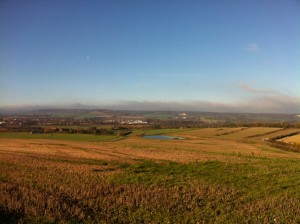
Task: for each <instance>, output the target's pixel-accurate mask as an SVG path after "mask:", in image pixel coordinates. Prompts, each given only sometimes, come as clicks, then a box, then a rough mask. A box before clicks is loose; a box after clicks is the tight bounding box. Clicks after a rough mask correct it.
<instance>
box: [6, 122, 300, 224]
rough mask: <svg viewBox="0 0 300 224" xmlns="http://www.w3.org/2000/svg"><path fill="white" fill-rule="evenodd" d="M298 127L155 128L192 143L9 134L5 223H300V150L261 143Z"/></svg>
mask: <svg viewBox="0 0 300 224" xmlns="http://www.w3.org/2000/svg"><path fill="white" fill-rule="evenodd" d="M296 130H297V129H296ZM291 131H295V129H293V130H289V129H280V128H243V127H241V128H203V129H194V130H190V129H177V130H176V129H174V130H171V129H168V130H164V129H160V130H152V131H147V132H145V133H151V134H167V133H168V135H173V136H178V137H184V138H185V139H183V140H160V139H144V138H142V137H139V136H137V135H135V134H132V135H130V136H128V137H122V138H117V139H116V136H110V137H111V138H108V137H105V136H94V135H85V136H84V135H79V134H74V135H71V134H69V135H68V134H65V135H63V134H61V135H58V136H56V137H55V136H54V138H52V137H53V136H51V135H48V134H41V135H28V134H27V135H26V134H1V135H0V158H1V160H0V170H1V173H0V180H1V181H0V189H1V191H0V192H1V197H0V212H1V213H0V217H1V220H0V221H1V222H2V223H5V222H7V223H16V222H23V223H32V222H38V223H49V222H50V223H52V222H67V223H68V222H72V223H73V222H75V223H82V222H87V223H143V222H145V223H196V222H199V223H224V222H226V223H228V222H229V223H249V222H251V223H297V222H299V221H300V215H299V214H300V193H299V192H300V187H299V186H300V178H299V174H300V166H299V162H300V153H297V152H289V151H285V150H281V149H279V148H273V147H271V146H270V145H269V144H268V143H267V142H262V141H261V139H262V138H265V137H266V136H268V137H269V136H280V135H283V134H285V133H290V132H291ZM136 133H137V134H138V133H142V132H136ZM96 137H98V138H97V139H95V138H96ZM112 137H114V138H112ZM293 137H294V138H297V137H298V136H297V135H295V136H292V137H290V138H293ZM287 208H288V209H287Z"/></svg>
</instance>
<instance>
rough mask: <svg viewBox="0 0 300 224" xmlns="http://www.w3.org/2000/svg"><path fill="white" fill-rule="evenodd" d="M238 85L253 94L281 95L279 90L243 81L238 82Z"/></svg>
mask: <svg viewBox="0 0 300 224" xmlns="http://www.w3.org/2000/svg"><path fill="white" fill-rule="evenodd" d="M238 87H239V88H240V89H242V90H244V91H246V92H248V93H253V94H265V95H266V94H267V95H283V94H282V93H281V92H279V91H276V90H272V89H266V88H258V87H253V86H250V85H248V84H246V83H243V82H241V83H239V84H238Z"/></svg>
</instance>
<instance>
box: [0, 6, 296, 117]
mask: <svg viewBox="0 0 300 224" xmlns="http://www.w3.org/2000/svg"><path fill="white" fill-rule="evenodd" d="M299 12H300V2H299V1H296V0H287V1H282V0H280V1H279V0H272V1H267V0H266V1H255V0H254V1H244V0H240V1H239V0H233V1H216V0H215V1H214V0H213V1H176V0H172V1H171V0H169V1H156V0H154V1H143V0H136V1H133V0H129V1H121V0H119V1H117V0H116V1H108V0H107V1H80V0H79V1H71V0H69V1H66V0H65V1H64V0H63V1H58V0H54V1H50V0H45V1H37V0H34V1H30V0H29V1H5V0H4V1H1V2H0V31H1V32H0V59H1V60H0V72H1V73H0V107H16V106H44V107H47V106H55V105H56V106H70V107H72V106H73V107H76V105H77V106H81V107H82V106H83V107H84V106H86V107H89V106H93V107H99V108H116V109H153V110H155V109H166V110H167V109H176V110H177V109H178V110H200V111H221V112H222V111H229V112H249V111H250V112H275V113H281V112H284V113H300V13H299Z"/></svg>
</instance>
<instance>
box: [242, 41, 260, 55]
mask: <svg viewBox="0 0 300 224" xmlns="http://www.w3.org/2000/svg"><path fill="white" fill-rule="evenodd" d="M246 50H247V51H249V52H251V53H256V52H259V51H261V49H260V47H259V46H258V44H257V43H249V44H248V45H247V47H246Z"/></svg>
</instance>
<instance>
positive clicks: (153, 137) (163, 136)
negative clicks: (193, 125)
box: [143, 135, 184, 140]
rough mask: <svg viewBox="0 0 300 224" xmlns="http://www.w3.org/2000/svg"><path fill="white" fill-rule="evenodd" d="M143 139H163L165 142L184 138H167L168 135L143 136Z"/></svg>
mask: <svg viewBox="0 0 300 224" xmlns="http://www.w3.org/2000/svg"><path fill="white" fill-rule="evenodd" d="M143 138H150V139H165V140H172V139H176V140H182V139H184V138H181V137H176V136H168V135H144V136H143Z"/></svg>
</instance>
